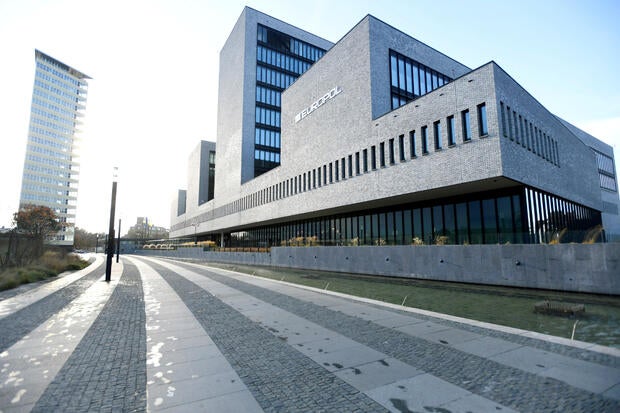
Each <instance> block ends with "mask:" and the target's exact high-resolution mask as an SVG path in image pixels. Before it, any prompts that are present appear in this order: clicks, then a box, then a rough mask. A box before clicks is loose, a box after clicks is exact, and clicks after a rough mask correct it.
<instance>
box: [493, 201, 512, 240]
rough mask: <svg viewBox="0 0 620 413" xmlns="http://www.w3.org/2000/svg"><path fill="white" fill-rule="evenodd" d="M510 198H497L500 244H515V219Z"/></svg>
mask: <svg viewBox="0 0 620 413" xmlns="http://www.w3.org/2000/svg"><path fill="white" fill-rule="evenodd" d="M512 218H513V217H512V206H511V201H510V197H508V196H504V197H500V198H497V222H498V224H499V227H498V231H497V232H498V242H500V243H506V242H508V241H510V242H515V240H514V237H513V219H512Z"/></svg>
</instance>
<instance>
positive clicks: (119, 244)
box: [116, 218, 121, 262]
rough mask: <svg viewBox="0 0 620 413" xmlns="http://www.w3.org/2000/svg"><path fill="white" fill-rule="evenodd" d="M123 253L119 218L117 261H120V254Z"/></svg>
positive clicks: (119, 220)
mask: <svg viewBox="0 0 620 413" xmlns="http://www.w3.org/2000/svg"><path fill="white" fill-rule="evenodd" d="M120 254H121V219H120V218H119V219H118V243H117V244H116V262H118V256H119V255H120Z"/></svg>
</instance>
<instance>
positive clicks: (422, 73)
mask: <svg viewBox="0 0 620 413" xmlns="http://www.w3.org/2000/svg"><path fill="white" fill-rule="evenodd" d="M429 91H430V88H429ZM426 92H427V90H426V71H425V70H424V66H420V95H424V94H426Z"/></svg>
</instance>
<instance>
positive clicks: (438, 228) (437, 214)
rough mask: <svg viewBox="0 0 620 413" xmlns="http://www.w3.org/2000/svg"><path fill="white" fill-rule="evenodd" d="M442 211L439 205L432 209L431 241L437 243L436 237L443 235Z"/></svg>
mask: <svg viewBox="0 0 620 413" xmlns="http://www.w3.org/2000/svg"><path fill="white" fill-rule="evenodd" d="M443 231H444V226H443V211H442V208H441V205H435V206H434V207H433V241H434V242H437V237H440V236H442V235H443Z"/></svg>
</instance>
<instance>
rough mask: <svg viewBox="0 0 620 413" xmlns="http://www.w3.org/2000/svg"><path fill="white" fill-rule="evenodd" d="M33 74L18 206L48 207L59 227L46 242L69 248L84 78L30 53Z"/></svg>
mask: <svg viewBox="0 0 620 413" xmlns="http://www.w3.org/2000/svg"><path fill="white" fill-rule="evenodd" d="M35 61H36V72H35V78H34V88H33V92H32V106H31V109H30V127H29V129H28V146H27V148H26V159H25V161H24V173H23V177H22V188H21V196H20V206H23V205H26V204H34V205H42V206H47V207H49V208H51V209H52V210H54V212H56V214H57V215H58V217H59V218H60V221H61V222H62V223H66V224H68V225H64V226H63V229H62V230H61V231H60V232H58V234H56V236H55V238H54V239H52V240H50V243H52V244H55V245H65V246H69V245H73V238H74V224H75V209H76V202H77V192H78V178H79V172H80V164H79V162H78V159H77V158H78V155H77V153H76V149H77V146H78V142H79V138H78V136H77V135H78V134H79V132H80V130H79V126H80V125H81V124H82V121H81V118H82V117H83V116H84V110H85V109H86V106H85V105H86V95H87V93H88V81H87V80H88V79H90V77H88V76H87V75H85V74H84V73H82V72H80V71H78V70H76V69H74V68H72V67H70V66H67V65H66V64H64V63H62V62H59V61H58V60H56V59H54V58H52V57H50V56H48V55H46V54H45V53H42V52H40V51H39V50H35Z"/></svg>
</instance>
